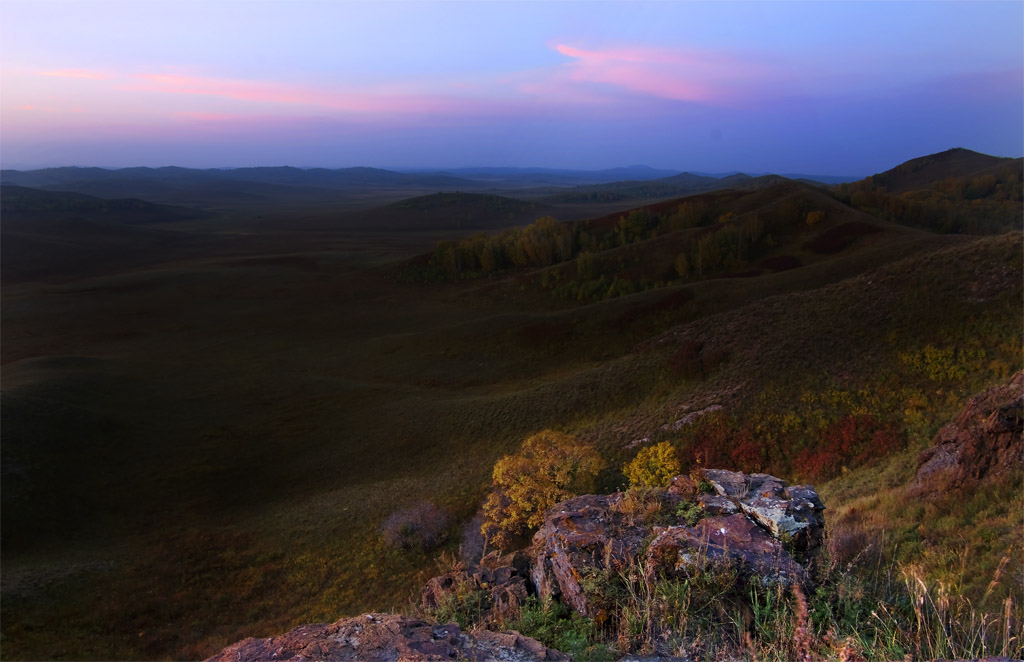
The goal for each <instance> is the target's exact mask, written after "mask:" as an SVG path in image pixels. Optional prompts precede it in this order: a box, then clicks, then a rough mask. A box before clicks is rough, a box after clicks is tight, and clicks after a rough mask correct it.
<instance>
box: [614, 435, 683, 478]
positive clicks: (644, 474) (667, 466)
mask: <svg viewBox="0 0 1024 662" xmlns="http://www.w3.org/2000/svg"><path fill="white" fill-rule="evenodd" d="M680 471H682V469H681V467H680V464H679V457H678V456H677V455H676V449H675V446H673V445H672V444H671V443H669V442H667V441H663V442H661V443H660V444H656V445H654V446H650V447H648V448H644V449H641V450H640V452H639V453H637V454H636V457H635V458H633V461H632V462H630V463H629V464H627V465H626V466H624V467H623V468H622V473H624V474H626V478H628V479H629V484H630V486H631V487H638V486H643V487H666V486H667V485H668V483H669V481H671V480H672V478H673V476H678V475H679V473H680Z"/></svg>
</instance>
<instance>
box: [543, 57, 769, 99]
mask: <svg viewBox="0 0 1024 662" xmlns="http://www.w3.org/2000/svg"><path fill="white" fill-rule="evenodd" d="M553 48H554V50H556V51H557V52H559V53H561V54H562V55H564V56H566V57H568V58H571V61H570V62H568V63H566V65H565V69H566V71H567V72H568V77H569V79H570V80H571V81H574V82H577V83H598V84H603V85H609V86H613V87H615V88H618V89H620V90H625V91H627V92H630V93H634V94H640V95H644V96H650V97H656V98H660V99H668V100H674V101H691V102H708V101H725V100H730V99H735V98H736V97H737V96H739V95H741V94H743V93H745V92H746V91H748V90H749V87H748V86H749V85H750V84H756V83H758V82H759V80H760V79H763V78H764V77H765V76H766V75H769V74H770V72H769V70H768V68H767V67H766V66H765V65H764V64H762V63H758V62H756V61H753V60H751V59H745V58H741V57H737V56H733V55H728V54H725V53H721V52H712V51H698V50H686V49H680V48H652V47H639V46H622V47H616V48H606V49H584V48H579V47H576V46H572V45H569V44H556V45H554V46H553Z"/></svg>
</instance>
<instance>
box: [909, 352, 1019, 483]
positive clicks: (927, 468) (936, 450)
mask: <svg viewBox="0 0 1024 662" xmlns="http://www.w3.org/2000/svg"><path fill="white" fill-rule="evenodd" d="M1022 438H1024V371H1021V372H1018V373H1017V374H1015V375H1014V376H1013V377H1011V378H1010V380H1009V381H1008V382H1006V383H1005V384H1001V385H999V386H996V387H994V388H991V389H989V390H988V391H985V392H984V393H981V394H979V395H976V396H974V397H973V398H971V399H970V400H968V401H967V404H966V405H965V406H964V408H963V410H962V411H961V412H960V414H959V415H958V416H957V417H956V419H955V420H954V421H953V422H952V423H949V424H948V425H946V426H944V427H943V428H942V429H941V430H939V433H938V434H937V435H936V436H935V440H934V445H933V446H932V447H931V448H928V449H926V450H924V451H923V452H922V453H921V455H920V457H919V458H918V468H917V475H916V477H915V478H914V482H913V483H912V484H911V491H912V492H913V493H916V494H920V495H932V494H941V493H943V492H945V491H947V490H950V489H958V488H961V487H966V486H971V485H973V484H976V483H977V482H978V481H981V480H983V479H995V478H998V477H1000V476H1002V475H1006V474H1008V473H1009V472H1012V471H1020V470H1021V469H1022V467H1024V441H1022Z"/></svg>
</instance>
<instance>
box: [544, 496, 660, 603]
mask: <svg viewBox="0 0 1024 662" xmlns="http://www.w3.org/2000/svg"><path fill="white" fill-rule="evenodd" d="M622 498H623V495H622V494H608V495H598V494H588V495H585V496H581V497H576V498H574V499H569V500H568V501H563V502H562V503H559V504H557V505H555V506H554V507H553V508H551V509H550V510H549V511H548V512H547V516H546V517H545V518H544V525H543V526H542V527H541V528H540V530H539V531H538V532H537V533H536V535H535V536H534V538H533V545H532V547H531V548H530V551H529V554H530V556H531V557H532V558H533V564H532V569H531V571H530V576H531V577H532V578H533V583H534V586H535V587H536V589H537V594H538V595H540V596H541V597H548V596H551V597H554V598H558V599H560V600H561V601H562V602H564V603H565V604H567V605H569V606H570V607H572V608H573V609H575V610H576V611H578V612H579V613H581V614H584V615H586V616H593V615H594V609H593V608H592V605H591V603H590V600H589V598H588V596H587V595H586V592H585V591H584V589H583V586H582V584H581V582H582V581H584V580H585V577H586V575H588V574H591V573H594V572H598V571H601V570H606V569H607V570H613V571H616V570H621V569H622V568H623V567H624V566H625V564H627V563H629V561H630V560H632V559H635V558H636V557H637V555H638V554H639V553H640V552H641V551H642V549H641V548H642V545H643V541H644V538H645V537H646V536H647V535H648V534H649V533H650V532H651V528H650V527H649V526H646V525H644V524H642V523H640V522H637V521H636V518H635V517H631V514H630V513H629V512H624V511H625V509H624V508H622V507H621V506H622Z"/></svg>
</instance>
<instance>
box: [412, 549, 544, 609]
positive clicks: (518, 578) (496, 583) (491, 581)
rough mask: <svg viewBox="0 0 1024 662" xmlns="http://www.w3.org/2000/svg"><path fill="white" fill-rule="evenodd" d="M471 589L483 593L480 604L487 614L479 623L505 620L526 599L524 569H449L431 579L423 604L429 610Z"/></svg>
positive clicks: (506, 567)
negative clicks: (450, 597)
mask: <svg viewBox="0 0 1024 662" xmlns="http://www.w3.org/2000/svg"><path fill="white" fill-rule="evenodd" d="M485 560H486V559H485ZM524 565H525V564H524ZM469 592H479V594H480V595H482V596H483V599H482V600H481V604H480V607H481V609H484V610H485V613H483V614H481V616H480V622H482V623H485V624H488V625H492V624H499V623H502V622H503V621H504V620H505V619H506V618H508V617H509V616H510V615H513V614H515V613H516V612H517V611H518V610H519V607H520V605H522V604H523V603H524V602H526V597H527V576H526V573H525V568H524V569H523V570H520V569H519V568H516V567H514V566H511V565H500V566H498V567H495V568H488V567H485V566H481V567H478V568H476V569H475V570H472V571H466V570H452V571H450V572H446V573H445V574H443V575H440V576H438V577H434V578H432V579H431V580H430V581H428V582H427V584H426V586H424V587H423V595H422V598H421V604H422V606H423V607H424V608H425V609H427V610H432V609H437V608H438V607H441V606H443V605H444V602H445V600H446V599H447V598H448V597H449V596H453V595H455V596H457V595H460V594H462V595H464V594H466V593H469Z"/></svg>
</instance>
